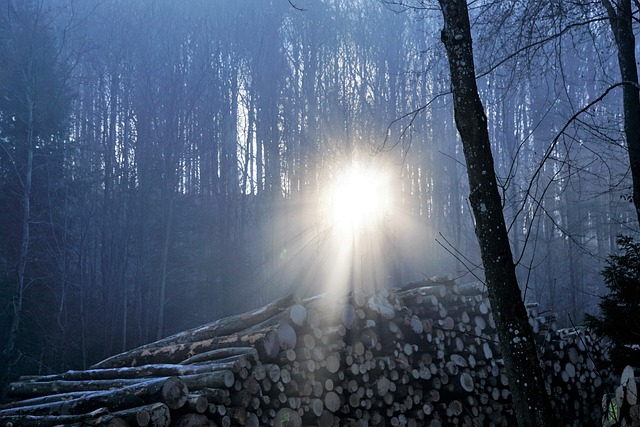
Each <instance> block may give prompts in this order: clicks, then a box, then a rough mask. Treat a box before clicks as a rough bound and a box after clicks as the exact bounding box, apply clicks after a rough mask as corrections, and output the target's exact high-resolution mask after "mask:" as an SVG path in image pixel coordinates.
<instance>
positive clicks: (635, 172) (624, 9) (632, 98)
mask: <svg viewBox="0 0 640 427" xmlns="http://www.w3.org/2000/svg"><path fill="white" fill-rule="evenodd" d="M602 4H603V5H604V7H605V9H606V10H607V15H608V16H609V23H610V24H611V30H612V31H613V36H614V39H615V42H616V46H617V47H618V65H619V67H620V77H621V78H622V81H623V82H626V83H628V84H625V85H624V86H623V87H622V105H623V109H624V134H625V137H626V138H627V149H628V150H629V163H630V166H631V181H632V183H633V204H634V206H635V208H636V216H637V217H638V221H640V96H639V86H638V68H637V66H636V50H635V49H636V39H635V36H634V35H633V25H632V23H633V21H632V19H633V15H632V10H631V0H618V1H616V2H615V4H612V3H611V2H610V1H609V0H602Z"/></svg>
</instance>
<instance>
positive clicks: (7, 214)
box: [0, 0, 638, 374]
mask: <svg viewBox="0 0 640 427" xmlns="http://www.w3.org/2000/svg"><path fill="white" fill-rule="evenodd" d="M410 3H413V4H410ZM622 3H625V2H622ZM628 3H629V9H628V13H632V14H633V13H635V14H636V15H634V16H636V17H637V10H635V9H633V8H631V4H630V2H628ZM0 4H1V6H0V328H1V329H0V342H7V343H9V344H8V345H7V346H6V348H3V353H2V368H3V369H2V371H3V373H5V374H6V373H10V372H11V370H12V369H13V370H14V371H19V372H21V373H27V372H33V373H40V374H44V373H49V372H57V371H61V370H64V369H67V368H72V367H75V368H82V367H86V366H89V365H90V364H92V363H95V362H96V361H97V360H100V359H102V358H104V357H106V356H108V355H110V354H113V353H115V352H119V351H123V350H125V349H129V348H132V347H134V346H137V345H140V344H142V343H145V342H149V341H152V340H155V339H159V338H161V337H163V336H166V335H168V334H171V333H175V332H177V331H179V330H182V329H185V328H187V327H191V326H194V325H197V324H201V323H204V322H206V321H210V320H212V319H216V318H220V317H222V316H224V315H229V314H234V313H238V312H240V311H243V310H246V309H249V308H253V307H256V306H258V305H262V304H265V303H266V302H268V301H270V300H272V299H274V298H276V297H278V296H281V295H284V294H285V293H286V292H290V291H294V290H295V291H298V292H301V293H304V294H312V293H319V292H323V291H324V290H326V289H327V287H328V286H336V284H342V285H351V286H354V285H357V284H364V285H366V286H377V287H382V286H396V285H400V284H403V283H405V282H408V281H411V280H418V279H422V278H425V277H431V276H435V275H452V276H454V277H460V278H461V280H462V281H465V280H468V281H473V280H477V278H482V277H483V276H484V273H483V270H482V268H481V258H480V250H479V247H478V244H477V241H476V238H475V232H474V229H475V223H474V219H473V218H474V217H473V215H472V213H471V205H470V201H469V188H468V184H467V179H466V176H467V171H466V167H465V164H466V163H465V158H464V155H463V149H462V144H461V142H460V139H459V136H458V134H457V130H456V124H455V121H454V115H453V99H452V97H451V94H450V90H451V88H450V80H449V68H448V64H447V56H446V53H445V49H444V46H443V45H442V42H441V40H440V36H441V34H440V31H441V29H442V26H443V24H442V14H440V13H439V11H438V6H437V4H436V2H426V1H424V2H423V1H413V2H406V1H405V2H391V1H384V2H382V1H375V0H370V1H344V0H322V1H315V2H313V1H292V2H288V1H286V0H270V1H263V2H256V1H238V2H236V1H211V0H189V1H184V2H176V1H172V0H155V1H133V2H125V1H121V0H101V1H98V0H83V1H71V0H34V1H16V0H2V2H1V3H0ZM617 5H618V4H617V3H615V2H611V3H610V2H609V1H602V2H599V1H596V2H593V1H586V0H585V1H577V2H570V3H568V2H562V1H550V2H540V1H518V2H515V1H513V2H512V1H502V2H489V1H479V2H471V4H470V6H469V14H470V18H471V26H472V28H471V30H472V36H473V39H474V52H475V66H476V75H477V77H478V78H477V85H478V91H479V94H480V97H481V98H482V102H483V104H484V108H485V112H486V117H487V126H488V133H489V139H490V141H491V144H492V147H491V148H492V150H493V157H494V162H495V172H496V178H497V182H498V189H499V192H500V196H501V198H502V204H503V206H502V208H503V212H504V215H505V220H506V227H507V231H508V233H509V238H510V243H511V249H512V252H513V257H514V261H515V263H516V274H517V277H518V282H519V284H520V287H521V290H522V292H523V296H524V300H525V301H536V302H539V303H540V305H541V307H545V308H546V309H548V310H553V311H556V312H558V313H560V317H559V322H560V323H561V324H564V325H571V324H572V323H574V324H578V323H580V322H581V321H582V317H583V314H584V313H585V312H590V313H593V312H595V311H596V310H597V304H598V301H599V299H598V296H599V295H601V294H602V293H603V292H604V290H605V288H604V285H603V281H602V278H601V277H600V275H599V272H600V270H602V267H603V265H604V261H605V259H606V257H607V255H609V254H611V253H613V252H615V250H616V238H617V235H618V234H632V233H633V232H634V230H637V224H638V216H637V213H636V209H635V208H634V203H633V202H634V197H633V194H634V192H633V188H632V182H633V181H632V171H631V169H630V166H629V165H630V161H629V159H630V156H629V151H628V149H627V142H626V141H627V139H626V138H625V132H627V131H628V129H629V126H631V125H630V124H628V122H626V121H625V115H626V114H627V113H628V112H629V111H630V110H628V109H627V106H626V104H625V105H623V91H628V90H629V89H630V88H631V90H633V89H634V88H635V92H636V98H637V78H636V81H635V84H636V86H634V85H633V84H632V83H633V82H629V81H628V79H627V78H625V77H624V76H623V77H621V69H623V65H621V64H620V63H619V60H620V59H621V58H620V56H621V55H618V46H619V44H620V40H622V39H621V37H623V36H624V35H622V36H615V37H614V33H613V32H612V26H613V27H614V29H615V25H614V23H615V22H617V21H616V17H618V18H621V17H625V16H627V15H624V13H626V12H624V10H622V9H619V10H616V9H613V8H614V7H617ZM628 13H627V14H628ZM616 14H617V15H616ZM629 25H631V23H629ZM626 41H627V42H629V40H628V39H627V40H626ZM630 42H631V43H635V42H634V41H633V38H631V40H630ZM636 74H637V72H636ZM627 96H631V95H627ZM627 134H628V132H627ZM629 146H631V143H630V144H629ZM354 164H356V165H366V166H368V167H372V168H374V169H375V170H378V171H380V174H384V175H385V177H387V185H388V189H389V190H388V191H389V208H388V209H387V211H386V212H385V215H384V217H383V218H381V219H380V221H379V224H377V226H378V227H377V228H376V231H375V232H373V231H369V232H363V233H360V234H358V235H357V236H356V235H351V234H345V233H342V234H341V233H338V232H336V230H334V229H333V227H332V225H331V224H330V223H328V222H327V220H326V215H325V214H324V213H325V212H324V211H325V210H326V209H325V206H324V205H323V199H324V194H325V188H326V187H327V185H329V184H330V183H334V184H335V182H334V181H336V180H338V179H339V177H340V176H341V172H342V171H343V170H344V169H346V168H348V167H351V166H352V165H354ZM342 282H343V283H342Z"/></svg>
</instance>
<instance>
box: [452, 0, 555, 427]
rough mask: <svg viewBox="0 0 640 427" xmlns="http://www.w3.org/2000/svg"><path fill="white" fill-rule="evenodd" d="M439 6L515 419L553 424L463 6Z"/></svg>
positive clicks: (457, 0)
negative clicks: (496, 169)
mask: <svg viewBox="0 0 640 427" xmlns="http://www.w3.org/2000/svg"><path fill="white" fill-rule="evenodd" d="M439 3H440V9H441V10H442V14H443V17H444V29H443V30H442V42H443V43H444V46H445V48H446V51H447V55H448V58H449V67H450V71H451V87H452V91H453V103H454V112H455V121H456V126H457V128H458V132H459V133H460V137H461V139H462V145H463V149H464V156H465V159H466V162H467V175H468V178H469V187H470V196H469V199H470V202H471V208H472V209H473V213H474V216H475V221H476V236H477V238H478V242H479V244H480V251H481V255H482V262H483V265H484V269H485V278H486V282H487V288H488V290H489V298H490V301H491V306H492V309H493V313H494V316H495V320H496V327H497V330H498V335H499V337H500V341H501V344H502V349H503V356H504V361H505V366H506V368H507V372H508V377H509V385H510V389H511V393H512V395H513V402H514V409H515V413H516V418H517V420H518V424H519V425H520V426H521V427H524V426H551V425H553V423H552V417H551V409H550V404H549V397H548V395H547V392H546V388H545V382H544V378H543V376H542V370H541V368H540V361H539V358H538V355H537V352H536V347H535V343H534V339H533V333H532V331H531V326H530V325H529V322H528V320H527V313H526V310H525V307H524V303H523V301H522V297H521V294H520V289H519V287H518V282H517V279H516V272H515V265H514V263H513V256H512V253H511V248H510V246H509V237H508V234H507V229H506V226H505V221H504V214H503V212H502V203H501V199H500V194H499V192H498V186H497V182H496V176H495V171H494V165H493V155H492V153H491V144H490V141H489V133H488V129H487V118H486V115H485V112H484V108H483V105H482V102H481V100H480V96H479V95H478V88H477V85H476V76H475V70H474V61H473V49H472V42H471V28H470V24H469V13H468V10H467V2H466V0H439Z"/></svg>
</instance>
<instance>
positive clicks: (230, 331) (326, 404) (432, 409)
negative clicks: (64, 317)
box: [0, 279, 606, 427]
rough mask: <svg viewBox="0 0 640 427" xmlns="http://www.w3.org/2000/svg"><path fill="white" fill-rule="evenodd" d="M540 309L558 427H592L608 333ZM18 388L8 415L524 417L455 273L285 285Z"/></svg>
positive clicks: (172, 421)
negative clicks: (346, 287)
mask: <svg viewBox="0 0 640 427" xmlns="http://www.w3.org/2000/svg"><path fill="white" fill-rule="evenodd" d="M528 310H529V314H530V320H531V324H532V326H533V329H534V331H535V335H536V337H537V340H538V345H539V348H540V352H541V355H542V360H543V364H544V370H545V373H546V376H547V380H548V383H549V386H550V391H551V394H552V395H553V405H554V406H555V407H556V408H558V409H560V411H558V413H559V414H561V416H562V417H563V419H562V420H560V421H561V422H559V425H594V424H595V422H594V420H598V421H599V420H601V417H602V411H601V409H600V408H601V402H600V399H601V398H600V396H602V395H603V394H604V384H603V381H602V378H604V377H606V375H605V374H604V373H603V371H602V370H601V369H602V365H603V364H604V356H603V352H602V351H601V349H600V346H599V343H598V342H597V341H596V340H595V339H594V338H593V337H592V336H591V335H590V334H589V333H587V332H585V331H582V330H561V331H558V330H557V328H556V327H555V318H554V316H553V315H552V314H551V313H544V312H539V310H538V307H537V306H536V305H534V304H532V305H529V306H528ZM10 394H11V395H12V396H13V398H14V399H16V400H15V401H12V402H9V403H6V404H4V405H2V406H0V426H25V427H29V426H45V425H46V426H51V425H60V426H96V425H100V426H102V425H108V426H180V427H188V426H189V427H194V426H203V427H204V426H223V427H229V426H247V427H256V426H278V427H281V426H311V425H314V426H325V427H326V426H442V425H447V426H449V425H450V426H478V425H484V426H490V425H494V426H511V425H515V424H516V422H515V417H514V414H513V408H512V404H511V396H510V393H509V387H508V380H507V376H506V373H505V368H504V364H503V360H502V356H501V351H500V345H499V343H498V337H497V334H496V330H495V323H494V319H493V316H492V313H491V310H490V306H489V301H488V299H487V293H486V290H485V289H484V288H483V287H482V286H481V285H479V284H467V285H458V284H456V283H454V282H452V281H450V280H447V279H430V280H426V281H423V282H420V283H413V284H410V285H409V286H406V287H405V288H402V289H395V290H381V291H378V292H376V293H374V294H371V295H364V294H363V293H360V292H351V293H350V294H349V295H347V296H340V297H338V296H336V295H321V296H317V297H313V298H309V299H306V300H303V301H301V300H299V299H297V298H295V297H294V296H287V297H284V298H282V299H280V300H278V301H275V302H273V303H271V304H269V305H267V306H265V307H262V308H260V309H256V310H253V311H251V312H248V313H245V314H242V315H237V316H232V317H228V318H225V319H221V320H218V321H215V322H213V323H209V324H207V325H204V326H201V327H198V328H195V329H192V330H189V331H185V332H182V333H179V334H176V335H173V336H171V337H168V338H164V339H162V340H160V341H157V342H154V343H151V344H147V345H144V346H142V347H139V348H136V349H133V350H130V351H127V352H125V353H122V354H118V355H115V356H113V357H110V358H108V359H106V360H103V361H102V362H99V363H97V364H96V365H94V366H93V367H92V369H90V370H85V371H68V372H66V373H62V374H58V375H47V376H33V377H22V378H20V381H18V382H15V383H12V384H11V385H10ZM18 399H23V400H18Z"/></svg>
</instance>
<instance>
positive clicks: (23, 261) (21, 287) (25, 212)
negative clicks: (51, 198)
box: [0, 94, 34, 400]
mask: <svg viewBox="0 0 640 427" xmlns="http://www.w3.org/2000/svg"><path fill="white" fill-rule="evenodd" d="M26 103H27V109H28V116H27V120H28V123H27V135H26V137H27V141H26V143H27V164H26V168H25V175H24V182H23V188H22V238H21V241H20V253H19V255H18V265H17V269H16V276H17V277H16V279H17V281H16V294H15V296H14V297H13V304H12V308H13V313H12V319H11V326H10V328H9V336H8V338H7V343H6V345H5V348H4V351H3V354H2V356H3V359H5V360H4V361H3V362H4V365H5V366H4V372H2V377H1V378H0V384H1V385H2V390H1V392H0V397H1V399H0V400H5V399H6V397H7V388H6V386H7V385H8V384H9V377H10V376H11V369H12V367H13V365H14V364H15V363H16V361H17V358H18V355H17V354H16V349H15V348H16V341H17V340H18V331H19V329H20V320H21V318H22V303H23V301H24V291H25V286H26V285H25V280H24V279H25V272H26V269H27V258H28V256H29V240H30V227H29V225H30V224H29V218H30V217H31V181H32V176H33V148H34V147H33V138H34V135H33V127H34V123H33V108H34V104H33V101H32V99H31V96H30V95H29V94H27V95H26Z"/></svg>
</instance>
